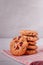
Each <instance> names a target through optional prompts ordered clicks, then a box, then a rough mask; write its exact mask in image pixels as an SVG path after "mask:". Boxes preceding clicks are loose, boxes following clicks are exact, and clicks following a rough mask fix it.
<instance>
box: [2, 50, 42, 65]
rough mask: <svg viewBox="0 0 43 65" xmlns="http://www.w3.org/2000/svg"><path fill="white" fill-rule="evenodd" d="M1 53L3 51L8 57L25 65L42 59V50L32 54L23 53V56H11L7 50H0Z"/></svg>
mask: <svg viewBox="0 0 43 65" xmlns="http://www.w3.org/2000/svg"><path fill="white" fill-rule="evenodd" d="M2 53H4V54H5V55H6V56H8V57H9V58H12V59H14V60H16V61H18V62H20V63H23V64H25V65H30V64H31V63H32V62H34V61H40V60H41V61H43V50H38V53H36V54H33V55H24V56H13V55H12V54H11V53H10V51H9V50H2Z"/></svg>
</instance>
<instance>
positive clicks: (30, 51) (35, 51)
mask: <svg viewBox="0 0 43 65" xmlns="http://www.w3.org/2000/svg"><path fill="white" fill-rule="evenodd" d="M35 53H37V50H26V52H25V54H26V55H31V54H35Z"/></svg>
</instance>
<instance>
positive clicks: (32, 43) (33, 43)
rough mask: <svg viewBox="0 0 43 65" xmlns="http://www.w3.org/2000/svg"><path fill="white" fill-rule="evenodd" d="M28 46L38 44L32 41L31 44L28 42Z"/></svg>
mask: <svg viewBox="0 0 43 65" xmlns="http://www.w3.org/2000/svg"><path fill="white" fill-rule="evenodd" d="M28 45H36V42H34V41H32V42H31V41H30V42H28Z"/></svg>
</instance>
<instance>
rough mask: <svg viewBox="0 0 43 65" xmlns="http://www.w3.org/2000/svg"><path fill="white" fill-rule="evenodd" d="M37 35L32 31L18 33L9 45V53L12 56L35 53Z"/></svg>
mask: <svg viewBox="0 0 43 65" xmlns="http://www.w3.org/2000/svg"><path fill="white" fill-rule="evenodd" d="M37 40H38V33H37V32H35V31H32V30H22V31H20V36H17V37H14V38H13V40H12V41H11V43H10V52H11V53H12V54H13V55H16V56H21V55H24V54H25V55H30V54H35V53H36V52H37V45H36V41H37Z"/></svg>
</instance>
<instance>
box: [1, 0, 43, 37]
mask: <svg viewBox="0 0 43 65" xmlns="http://www.w3.org/2000/svg"><path fill="white" fill-rule="evenodd" d="M22 29H32V30H37V31H38V33H39V36H40V37H43V0H0V37H14V36H17V35H18V33H19V31H20V30H22Z"/></svg>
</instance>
